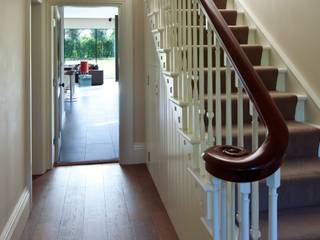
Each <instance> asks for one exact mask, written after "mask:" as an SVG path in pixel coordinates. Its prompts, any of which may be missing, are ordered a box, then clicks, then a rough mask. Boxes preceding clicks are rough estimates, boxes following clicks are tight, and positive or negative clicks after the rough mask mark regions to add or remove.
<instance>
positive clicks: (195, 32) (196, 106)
mask: <svg viewBox="0 0 320 240" xmlns="http://www.w3.org/2000/svg"><path fill="white" fill-rule="evenodd" d="M192 3H193V5H192V7H193V8H192V11H193V16H192V17H193V23H195V22H196V20H197V17H198V13H197V3H196V1H192ZM197 39H198V30H197V28H196V27H193V41H192V43H193V44H192V50H193V54H192V55H193V61H192V64H193V66H192V69H193V83H194V89H193V90H194V91H193V132H194V135H195V136H196V138H198V139H199V138H200V122H199V109H200V102H199V89H198V83H199V66H198V57H199V56H198V47H197Z"/></svg>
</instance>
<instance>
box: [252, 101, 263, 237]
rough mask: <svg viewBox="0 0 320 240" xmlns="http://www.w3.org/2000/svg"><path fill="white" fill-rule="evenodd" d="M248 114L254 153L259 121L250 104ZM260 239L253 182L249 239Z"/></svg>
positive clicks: (255, 192) (256, 184) (257, 198)
mask: <svg viewBox="0 0 320 240" xmlns="http://www.w3.org/2000/svg"><path fill="white" fill-rule="evenodd" d="M250 113H251V115H252V151H255V150H256V149H257V148H258V147H259V121H258V113H257V111H256V109H255V107H254V106H253V104H252V103H250ZM260 237H261V233H260V227H259V182H253V183H252V194H251V238H252V239H253V240H258V239H260Z"/></svg>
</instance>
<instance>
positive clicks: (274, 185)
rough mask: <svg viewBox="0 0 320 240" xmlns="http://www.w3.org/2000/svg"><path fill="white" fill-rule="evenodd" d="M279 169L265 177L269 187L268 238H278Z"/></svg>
mask: <svg viewBox="0 0 320 240" xmlns="http://www.w3.org/2000/svg"><path fill="white" fill-rule="evenodd" d="M280 176H281V171H280V169H279V170H278V171H277V172H275V173H274V174H273V175H272V176H270V177H268V179H267V186H268V188H269V236H268V239H269V240H277V239H278V193H277V190H278V188H279V187H280Z"/></svg>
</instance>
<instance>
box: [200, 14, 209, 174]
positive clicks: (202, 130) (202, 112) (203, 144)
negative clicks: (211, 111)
mask: <svg viewBox="0 0 320 240" xmlns="http://www.w3.org/2000/svg"><path fill="white" fill-rule="evenodd" d="M199 34H200V36H199V41H200V42H199V98H200V110H199V115H200V117H199V118H200V141H201V146H200V151H201V152H200V156H201V153H202V152H203V151H204V150H205V149H206V147H207V146H206V142H205V135H206V132H205V131H206V129H205V122H204V116H205V113H206V110H205V105H204V104H205V102H204V95H205V92H204V15H203V13H202V11H200V30H199ZM201 163H202V164H200V174H201V175H202V176H203V175H205V168H204V164H203V161H202V160H201Z"/></svg>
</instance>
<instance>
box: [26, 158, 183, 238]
mask: <svg viewBox="0 0 320 240" xmlns="http://www.w3.org/2000/svg"><path fill="white" fill-rule="evenodd" d="M33 186H34V193H33V203H34V205H33V211H32V213H31V216H30V219H29V221H28V223H27V226H26V228H25V230H24V233H23V236H22V238H21V240H31V239H32V240H42V239H43V240H52V239H59V240H60V239H68V240H69V239H74V240H81V239H83V240H86V239H88V240H100V239H103V240H131V239H136V240H146V239H150V240H157V239H163V240H172V239H178V238H177V236H176V233H175V231H174V228H173V226H172V224H171V222H170V220H169V217H168V215H167V213H166V211H165V208H164V206H163V204H162V202H161V200H160V197H159V195H158V193H157V191H156V188H155V186H154V184H153V182H152V179H151V177H150V175H149V173H148V171H147V168H146V167H145V166H144V165H137V166H124V167H120V166H119V165H118V164H105V165H91V166H73V167H59V168H56V169H54V170H52V171H51V172H49V173H47V174H46V175H44V176H42V177H39V178H37V179H35V180H34V184H33Z"/></svg>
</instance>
